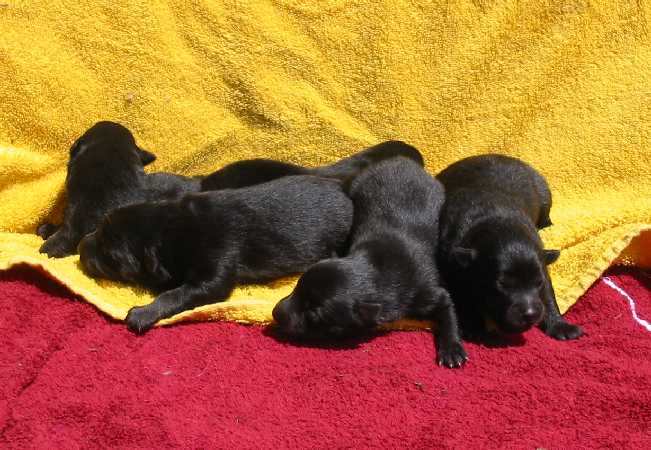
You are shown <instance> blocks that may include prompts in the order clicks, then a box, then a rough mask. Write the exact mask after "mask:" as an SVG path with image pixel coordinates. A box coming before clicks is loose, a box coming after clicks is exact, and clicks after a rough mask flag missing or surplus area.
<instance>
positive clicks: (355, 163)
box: [201, 141, 423, 191]
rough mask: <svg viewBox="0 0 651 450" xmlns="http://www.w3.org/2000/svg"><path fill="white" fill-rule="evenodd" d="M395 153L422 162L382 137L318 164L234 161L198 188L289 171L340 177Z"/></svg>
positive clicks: (268, 177) (231, 186)
mask: <svg viewBox="0 0 651 450" xmlns="http://www.w3.org/2000/svg"><path fill="white" fill-rule="evenodd" d="M396 156H404V157H405V158H409V159H411V160H413V161H415V162H417V163H418V164H419V165H421V166H422V165H423V156H422V155H421V154H420V152H419V151H418V150H417V149H416V148H414V147H412V146H411V145H409V144H406V143H404V142H402V141H385V142H382V143H380V144H377V145H374V146H372V147H369V148H367V149H365V150H362V151H360V152H357V153H355V154H353V155H352V156H349V157H348V158H344V159H342V160H340V161H337V162H336V163H334V164H331V165H328V166H321V167H304V166H298V165H296V164H291V163H285V162H281V161H274V160H270V159H248V160H244V161H237V162H234V163H232V164H229V165H227V166H224V167H223V168H221V169H219V170H217V171H216V172H214V173H213V174H211V175H208V176H207V177H206V178H204V179H203V181H202V182H201V190H202V191H215V190H221V189H234V188H241V187H246V186H253V185H256V184H260V183H265V182H267V181H271V180H275V179H277V178H281V177H285V176H289V175H316V176H321V177H326V178H336V179H339V180H344V179H347V178H350V177H352V176H353V175H356V174H358V173H359V172H360V171H361V170H363V169H364V168H365V167H368V166H369V165H370V164H373V163H376V162H379V161H382V160H385V159H389V158H394V157H396Z"/></svg>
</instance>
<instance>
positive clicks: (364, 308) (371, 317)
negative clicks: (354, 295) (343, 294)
mask: <svg viewBox="0 0 651 450" xmlns="http://www.w3.org/2000/svg"><path fill="white" fill-rule="evenodd" d="M381 312H382V305H380V304H379V303H366V302H359V303H357V314H358V315H359V318H360V319H361V320H362V322H364V323H366V324H377V323H378V320H379V319H380V313H381Z"/></svg>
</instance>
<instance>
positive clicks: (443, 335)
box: [425, 287, 468, 368]
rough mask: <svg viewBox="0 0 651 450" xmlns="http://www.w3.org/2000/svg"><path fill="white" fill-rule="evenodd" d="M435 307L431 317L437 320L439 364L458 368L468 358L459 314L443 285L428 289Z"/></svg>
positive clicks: (437, 358) (428, 294)
mask: <svg viewBox="0 0 651 450" xmlns="http://www.w3.org/2000/svg"><path fill="white" fill-rule="evenodd" d="M425 292H426V294H427V296H429V297H430V299H431V302H432V305H433V306H434V308H433V309H432V312H431V317H432V319H433V320H434V322H435V325H436V327H435V329H436V331H435V334H434V337H435V345H436V355H437V357H436V360H437V363H438V365H439V366H445V367H448V368H458V367H461V366H463V365H464V364H465V363H466V361H467V360H468V355H467V354H466V350H465V349H464V348H463V344H462V342H461V336H460V332H459V323H458V321H457V314H456V311H455V309H454V304H453V303H452V298H451V297H450V294H449V292H448V291H447V290H445V289H443V288H442V287H434V288H429V289H426V291H425Z"/></svg>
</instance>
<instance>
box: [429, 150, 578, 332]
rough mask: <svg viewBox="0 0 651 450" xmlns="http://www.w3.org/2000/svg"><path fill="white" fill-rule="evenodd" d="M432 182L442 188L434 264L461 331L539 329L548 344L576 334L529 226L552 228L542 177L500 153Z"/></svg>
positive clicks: (546, 254) (464, 163)
mask: <svg viewBox="0 0 651 450" xmlns="http://www.w3.org/2000/svg"><path fill="white" fill-rule="evenodd" d="M437 178H438V179H439V181H441V183H443V185H444V186H445V191H446V200H445V205H444V207H443V211H442V213H441V237H440V246H439V265H440V267H441V271H442V272H443V274H444V278H445V280H446V281H447V282H448V284H449V289H450V292H451V293H452V298H453V300H454V302H455V305H456V308H457V312H458V315H459V319H460V321H461V326H462V331H463V333H464V335H466V336H467V337H469V338H481V337H482V336H485V335H486V328H485V319H486V318H488V319H491V320H492V321H493V322H494V323H495V325H496V326H497V328H498V329H499V330H500V331H502V332H506V333H521V332H523V331H525V330H527V329H529V328H531V327H532V326H534V325H536V324H539V326H540V328H541V329H542V330H543V331H544V332H545V333H546V334H547V335H549V336H551V337H553V338H555V339H561V340H564V339H575V338H578V337H579V336H581V334H582V331H581V328H579V327H578V326H576V325H572V324H569V323H567V322H566V321H565V320H564V319H563V318H562V317H561V315H560V312H559V310H558V305H557V304H556V298H555V296H554V290H553V288H552V284H551V280H550V278H549V273H548V271H547V265H549V264H551V263H553V262H554V261H556V259H557V258H558V256H559V254H560V252H559V251H558V250H544V249H543V243H542V241H541V240H540V237H539V235H538V230H537V228H536V227H539V228H542V227H545V226H547V225H551V220H550V219H549V210H550V208H551V204H552V202H551V193H550V191H549V187H548V186H547V182H546V181H545V179H544V178H543V177H542V176H541V175H540V174H539V173H538V172H536V171H535V170H534V169H533V168H532V167H530V166H528V165H527V164H525V163H524V162H522V161H520V160H518V159H516V158H512V157H508V156H502V155H481V156H474V157H470V158H466V159H463V160H461V161H458V162H456V163H454V164H452V165H451V166H449V167H448V168H446V169H445V170H443V171H442V172H441V173H440V174H439V175H438V176H437Z"/></svg>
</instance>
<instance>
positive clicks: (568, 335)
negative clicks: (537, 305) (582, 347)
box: [540, 269, 583, 341]
mask: <svg viewBox="0 0 651 450" xmlns="http://www.w3.org/2000/svg"><path fill="white" fill-rule="evenodd" d="M541 296H542V300H543V303H544V305H545V316H544V317H543V320H542V322H541V323H540V329H541V330H542V331H543V332H544V333H545V334H546V335H547V336H550V337H552V338H554V339H558V340H559V341H567V340H570V339H577V338H579V337H581V336H582V335H583V330H582V329H581V327H579V326H577V325H573V324H571V323H568V322H566V321H565V319H564V318H563V316H561V312H560V310H559V309H558V304H557V303H556V295H555V294H554V288H553V286H552V281H551V279H550V277H549V273H548V272H547V269H545V281H544V285H543V290H542V295H541Z"/></svg>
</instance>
